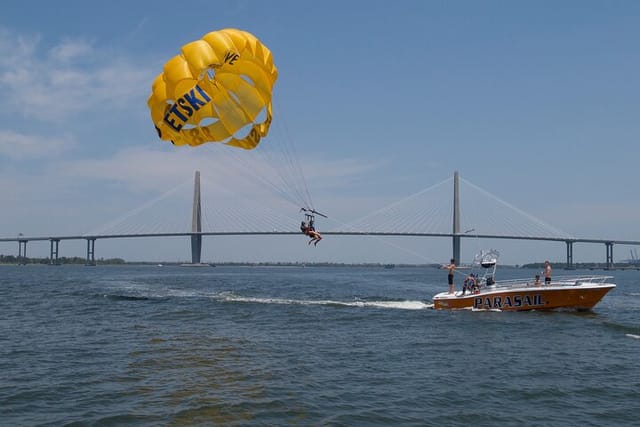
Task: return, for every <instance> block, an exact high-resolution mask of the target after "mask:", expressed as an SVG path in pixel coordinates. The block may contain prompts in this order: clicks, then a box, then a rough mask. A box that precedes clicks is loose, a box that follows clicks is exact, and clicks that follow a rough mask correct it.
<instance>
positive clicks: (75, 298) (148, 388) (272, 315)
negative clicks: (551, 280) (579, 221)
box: [0, 265, 640, 426]
mask: <svg viewBox="0 0 640 427" xmlns="http://www.w3.org/2000/svg"><path fill="white" fill-rule="evenodd" d="M554 272H555V273H558V274H560V273H561V272H562V271H561V270H559V269H556V271H554ZM536 273H537V271H533V270H525V269H503V270H501V271H500V275H501V276H500V277H499V278H500V279H506V278H513V277H529V276H531V277H533V275H534V274H536ZM562 273H564V272H562ZM572 273H574V272H572ZM575 273H578V274H580V273H586V274H605V273H606V274H611V275H613V276H614V279H613V280H614V282H615V283H616V284H617V285H618V286H617V288H616V289H614V290H613V291H611V292H610V293H609V294H608V295H606V296H605V297H604V299H603V300H602V301H601V302H600V303H599V304H598V305H596V306H595V308H594V309H593V310H592V311H591V312H586V313H576V312H536V311H531V312H516V313H509V312H496V311H457V312H450V311H436V310H433V309H432V305H431V298H432V296H433V295H434V294H436V293H438V292H441V291H445V290H447V285H446V272H445V271H443V270H438V269H435V268H429V267H396V268H393V269H390V268H389V269H385V268H382V267H305V268H303V267H225V266H218V267H203V268H184V267H177V266H175V267H173V266H162V267H161V266H98V267H84V266H55V267H54V266H36V265H27V266H0V425H2V426H65V425H74V426H84V425H93V426H103V425H104V426H107V425H135V426H201V425H202V426H210V425H221V426H227V425H228V426H285V425H292V426H469V425H473V426H495V425H501V426H630V425H639V421H638V419H639V415H638V414H639V413H640V271H635V270H630V271H611V272H602V271H597V272H596V271H577V272H575ZM456 281H457V283H456V288H457V289H460V282H461V279H460V278H459V277H456Z"/></svg>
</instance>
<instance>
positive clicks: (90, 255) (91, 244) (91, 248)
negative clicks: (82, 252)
mask: <svg viewBox="0 0 640 427" xmlns="http://www.w3.org/2000/svg"><path fill="white" fill-rule="evenodd" d="M95 254H96V239H95V237H92V238H88V239H87V262H86V263H85V265H91V266H93V265H96V257H95Z"/></svg>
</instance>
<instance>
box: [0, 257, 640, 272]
mask: <svg viewBox="0 0 640 427" xmlns="http://www.w3.org/2000/svg"><path fill="white" fill-rule="evenodd" d="M85 264H86V259H84V258H80V257H72V258H65V257H62V258H60V259H58V263H57V264H56V265H58V266H59V265H85ZM189 264H190V263H189V262H188V261H125V260H124V259H121V258H110V259H100V260H96V261H95V265H104V266H118V265H133V266H135V265H148V266H158V267H164V266H166V267H177V266H185V265H187V266H188V265H189ZM208 264H209V265H210V266H211V267H298V268H305V267H366V268H381V269H393V268H438V269H439V268H440V267H441V264H434V263H429V264H403V263H400V264H392V263H339V262H285V261H283V262H209V263H208ZM551 264H552V266H553V267H554V268H555V269H559V270H566V264H565V263H563V262H555V263H554V262H552V263H551ZM3 265H6V266H11V265H47V266H48V265H51V264H50V260H49V258H26V259H25V260H21V261H20V262H18V260H17V258H16V257H14V256H3V255H0V266H3ZM474 267H477V266H472V265H461V266H459V267H458V268H460V269H461V270H465V269H471V268H474ZM500 267H501V268H511V269H533V270H535V269H537V270H542V269H543V268H544V263H542V262H538V263H528V264H522V265H520V264H515V265H501V266H500ZM573 269H574V270H607V268H606V264H605V263H597V262H587V263H575V264H574V265H573ZM611 269H612V270H613V269H615V270H640V265H635V264H627V263H614V264H613V266H612V268H611Z"/></svg>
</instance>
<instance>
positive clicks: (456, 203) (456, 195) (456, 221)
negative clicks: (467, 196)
mask: <svg viewBox="0 0 640 427" xmlns="http://www.w3.org/2000/svg"><path fill="white" fill-rule="evenodd" d="M452 246H453V257H452V258H453V259H454V263H455V264H456V265H460V252H461V251H460V186H459V177H458V171H455V172H454V173H453V244H452Z"/></svg>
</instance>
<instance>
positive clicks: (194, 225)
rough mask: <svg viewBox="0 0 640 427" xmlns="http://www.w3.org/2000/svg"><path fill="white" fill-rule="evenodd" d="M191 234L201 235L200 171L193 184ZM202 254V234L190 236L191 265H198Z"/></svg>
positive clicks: (197, 172)
mask: <svg viewBox="0 0 640 427" xmlns="http://www.w3.org/2000/svg"><path fill="white" fill-rule="evenodd" d="M191 232H192V233H202V209H201V205H200V171H196V176H195V181H194V184H193V214H192V217H191ZM201 253H202V234H192V235H191V263H192V264H200V255H201Z"/></svg>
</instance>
